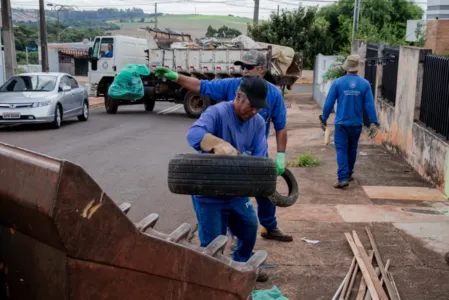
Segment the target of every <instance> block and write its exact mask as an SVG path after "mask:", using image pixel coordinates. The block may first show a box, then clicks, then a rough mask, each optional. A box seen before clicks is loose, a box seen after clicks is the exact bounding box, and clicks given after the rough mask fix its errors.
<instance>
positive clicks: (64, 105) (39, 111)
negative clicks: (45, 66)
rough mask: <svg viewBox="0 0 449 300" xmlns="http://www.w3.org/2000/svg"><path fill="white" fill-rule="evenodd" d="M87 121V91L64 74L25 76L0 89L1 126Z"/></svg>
mask: <svg viewBox="0 0 449 300" xmlns="http://www.w3.org/2000/svg"><path fill="white" fill-rule="evenodd" d="M72 117H78V120H80V121H87V119H88V118H89V99H88V94H87V91H86V89H85V88H84V87H81V86H80V85H79V84H78V82H77V81H76V79H75V78H73V77H72V76H70V75H69V74H66V73H24V74H19V75H15V76H12V77H11V78H9V80H8V81H6V82H5V83H4V84H3V85H2V86H1V87H0V125H3V124H26V123H51V124H52V126H53V127H54V128H60V127H61V125H62V121H63V120H66V119H68V118H72Z"/></svg>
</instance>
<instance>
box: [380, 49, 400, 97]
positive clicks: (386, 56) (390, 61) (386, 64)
mask: <svg viewBox="0 0 449 300" xmlns="http://www.w3.org/2000/svg"><path fill="white" fill-rule="evenodd" d="M382 63H383V72H382V87H381V92H382V96H383V98H384V99H385V100H386V101H387V102H389V103H391V104H393V105H395V104H396V88H397V83H398V67H399V49H398V48H392V47H385V48H384V49H383V52H382Z"/></svg>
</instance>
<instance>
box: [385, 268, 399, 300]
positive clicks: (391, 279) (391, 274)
mask: <svg viewBox="0 0 449 300" xmlns="http://www.w3.org/2000/svg"><path fill="white" fill-rule="evenodd" d="M387 274H388V276H389V278H390V281H391V283H392V284H393V287H394V290H395V292H396V295H397V296H398V299H399V300H401V295H399V290H398V287H397V286H396V282H394V277H393V273H391V272H388V273H387Z"/></svg>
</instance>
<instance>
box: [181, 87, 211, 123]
mask: <svg viewBox="0 0 449 300" xmlns="http://www.w3.org/2000/svg"><path fill="white" fill-rule="evenodd" d="M210 102H211V101H210V97H209V96H200V95H199V94H196V93H192V92H187V94H186V95H185V96H184V110H185V111H186V113H187V115H188V116H189V117H190V118H194V119H197V118H199V117H200V116H201V114H202V113H203V111H205V110H206V108H208V107H209V105H210Z"/></svg>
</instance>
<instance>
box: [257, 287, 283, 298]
mask: <svg viewBox="0 0 449 300" xmlns="http://www.w3.org/2000/svg"><path fill="white" fill-rule="evenodd" d="M251 296H252V297H253V300H288V298H286V297H284V296H283V295H282V293H281V291H280V290H279V289H278V288H277V287H276V286H273V287H272V288H271V289H269V290H255V291H253V292H252V293H251Z"/></svg>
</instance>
